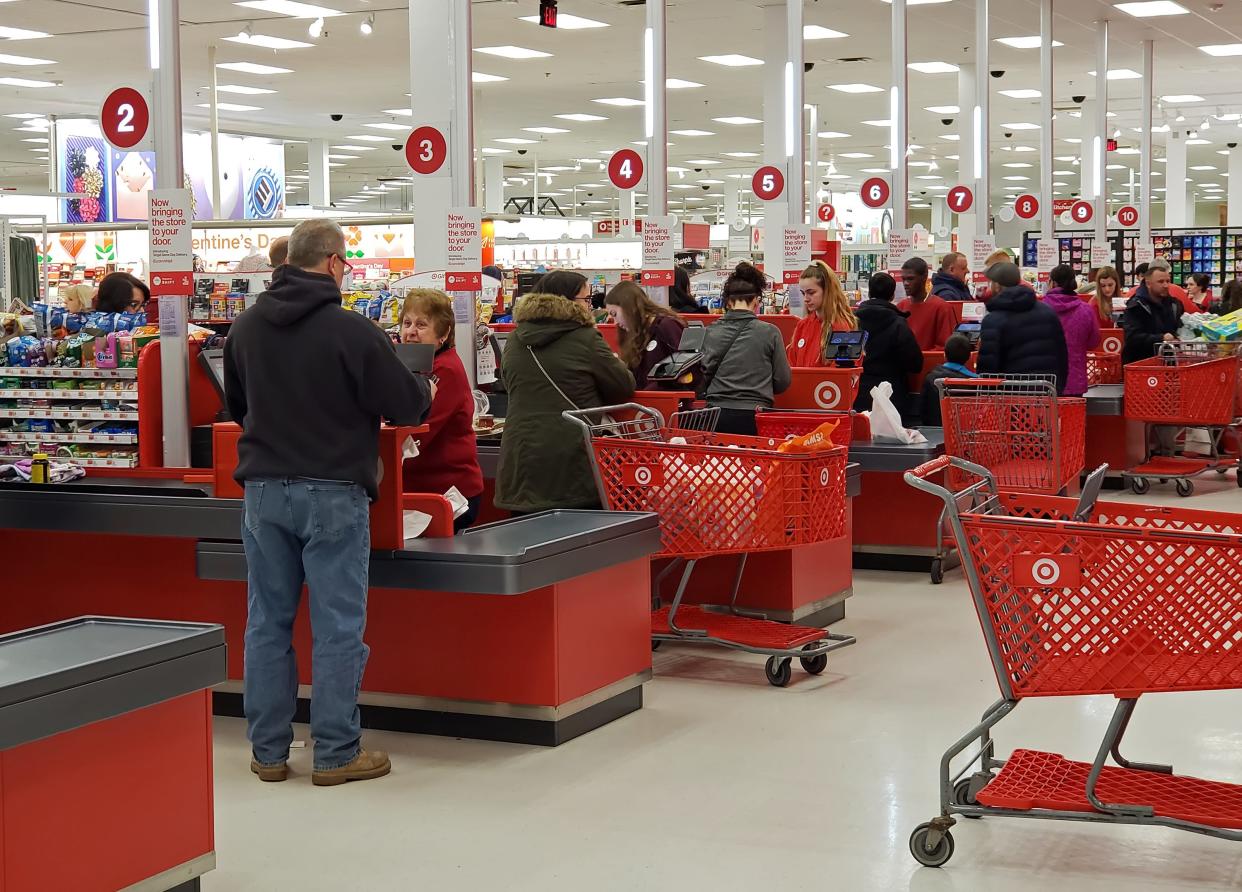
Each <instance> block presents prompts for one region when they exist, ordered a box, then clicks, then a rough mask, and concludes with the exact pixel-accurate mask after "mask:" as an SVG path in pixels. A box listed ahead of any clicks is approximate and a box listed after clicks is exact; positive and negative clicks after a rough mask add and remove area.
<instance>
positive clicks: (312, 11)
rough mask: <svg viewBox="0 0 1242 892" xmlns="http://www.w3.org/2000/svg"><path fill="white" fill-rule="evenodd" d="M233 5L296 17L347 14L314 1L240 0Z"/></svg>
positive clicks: (306, 17) (309, 17) (315, 17)
mask: <svg viewBox="0 0 1242 892" xmlns="http://www.w3.org/2000/svg"><path fill="white" fill-rule="evenodd" d="M233 5H234V6H244V7H246V8H247V9H258V10H261V11H262V12H274V13H276V14H277V15H287V16H292V17H293V18H295V19H318V18H330V17H332V16H334V15H344V14H345V13H343V12H341V11H340V10H337V9H329V8H328V7H326V6H317V5H315V4H313V3H298V2H296V0H239V2H236V3H234V4H233Z"/></svg>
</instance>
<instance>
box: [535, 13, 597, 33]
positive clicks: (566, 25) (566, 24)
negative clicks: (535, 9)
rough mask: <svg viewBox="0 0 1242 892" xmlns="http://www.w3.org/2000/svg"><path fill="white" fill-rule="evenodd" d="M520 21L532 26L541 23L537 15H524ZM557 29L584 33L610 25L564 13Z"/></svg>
mask: <svg viewBox="0 0 1242 892" xmlns="http://www.w3.org/2000/svg"><path fill="white" fill-rule="evenodd" d="M518 19H519V20H520V21H523V22H530V23H531V24H532V25H538V24H539V23H540V20H539V16H537V15H522V16H518ZM556 27H557V30H565V31H583V30H585V29H587V28H607V27H608V23H607V22H597V21H595V19H584V18H583V17H582V16H578V15H570V14H569V13H567V12H562V13H561V14H560V15H558V16H557V17H556Z"/></svg>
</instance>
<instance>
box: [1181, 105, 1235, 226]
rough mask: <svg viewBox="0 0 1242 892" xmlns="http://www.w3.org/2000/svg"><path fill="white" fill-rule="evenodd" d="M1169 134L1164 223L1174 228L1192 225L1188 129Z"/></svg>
mask: <svg viewBox="0 0 1242 892" xmlns="http://www.w3.org/2000/svg"><path fill="white" fill-rule="evenodd" d="M1173 126H1174V127H1177V126H1178V125H1176V124H1174V125H1173ZM1182 126H1185V125H1182ZM1168 136H1169V138H1168V140H1167V141H1166V142H1165V165H1164V189H1165V192H1164V225H1165V226H1166V227H1168V228H1170V229H1173V228H1177V227H1184V226H1189V225H1190V217H1189V216H1187V213H1186V206H1187V202H1186V191H1187V190H1186V131H1185V130H1176V129H1175V130H1171V131H1169V135H1168ZM1229 179H1230V180H1232V179H1233V177H1232V176H1230V177H1229Z"/></svg>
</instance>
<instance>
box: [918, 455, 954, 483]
mask: <svg viewBox="0 0 1242 892" xmlns="http://www.w3.org/2000/svg"><path fill="white" fill-rule="evenodd" d="M952 463H953V458H952V456H948V455H940V456H937V457H936V458H933V459H932V460H931V461H929V462H923V464H921V465H919V466H918V467H917V468H914V469H913V470H910V471H906V479H907V480H909V479H910V478H911V477H913V478H914V479H916V480H923V479H925V478H927V477H930V476H931V475H932V474H938V473H940V472H941V471H943V470H944V469H945V468H947V467H948V466H949V465H950V464H952Z"/></svg>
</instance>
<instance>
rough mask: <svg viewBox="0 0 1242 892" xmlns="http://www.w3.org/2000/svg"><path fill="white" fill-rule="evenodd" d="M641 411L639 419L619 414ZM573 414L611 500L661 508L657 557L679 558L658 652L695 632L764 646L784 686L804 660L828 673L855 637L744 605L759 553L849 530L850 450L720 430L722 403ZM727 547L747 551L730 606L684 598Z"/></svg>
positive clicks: (706, 638)
mask: <svg viewBox="0 0 1242 892" xmlns="http://www.w3.org/2000/svg"><path fill="white" fill-rule="evenodd" d="M630 411H633V413H634V417H633V420H630V421H625V422H617V421H615V420H614V419H615V416H617V415H619V414H622V413H628V412H630ZM564 415H565V417H566V418H567V419H569V420H571V421H573V422H575V423H576V424H578V425H579V426H581V428H582V431H583V436H584V439H585V442H586V448H587V450H588V454H589V455H590V456H591V459H592V464H593V468H594V471H595V480H596V484H597V486H598V488H599V493H600V499H601V501H602V503H603V505H604V506H605V507H607V508H610V509H612V510H617V511H650V512H653V513H655V514H658V515H659V517H660V536H661V540H662V542H663V548H662V551H661V552H660V554H659V555H658V556H659V557H666V558H672V559H673V560H672V561H670V563H669V564H668V566H667V567H665V568H664V569H663V570H662V571H661V572H660V574H659V575H658V576H657V577H656V580H655V585H654V595H655V597H654V598H653V601H654V605H653V606H654V610H653V613H652V617H651V638H652V649H653V650H654V649H655V648H657V647H659V645H660V643H661V642H663V641H684V642H694V643H702V644H714V645H719V646H721V647H728V648H733V649H735V650H742V651H746V652H748V653H754V654H760V655H764V656H767V657H768V661H767V665H766V667H765V668H766V672H767V677H768V681H769V682H770V683H772V684H773V685H776V686H777V687H784V686H785V685H787V684H789V681H790V678H791V675H792V669H791V664H792V662H793V660H794V658H797V659H798V660H799V661H800V662H801V664H802V667H803V668H804V669H805V670H806V671H807V672H810V673H812V674H815V675H818V674H819V673H821V672H823V671H824V669H825V668H826V667H827V664H828V654H829V653H830V652H832V651H834V650H838V649H840V648H842V647H848V646H849V645H851V644H853V643H854V641H855V639H854V638H853V637H851V636H848V635H839V634H833V633H829V632H827V631H825V630H824V629H820V628H814V627H810V626H799V625H789V624H786V623H779V622H774V621H772V620H768V619H766V618H764V617H763V616H762V615H761V614H755V613H750V612H747V611H743V610H741V609H739V608H738V606H737V596H738V591H739V590H740V588H741V584H742V575H743V573H744V572H745V569H746V558H747V555H748V554H749V553H751V552H754V551H772V550H777V549H784V548H790V547H792V546H795V545H804V544H807V543H811V542H822V541H826V540H829V539H835V538H838V537H840V536H842V535H844V531H845V513H846V512H845V464H846V453H847V450H845V449H844V448H842V447H839V446H838V447H832V448H829V449H826V450H823V451H820V452H814V453H805V454H799V453H788V454H786V453H779V452H777V451H775V450H774V449H772V448H770V446H769V444H768V441H767V440H762V439H760V438H757V437H734V436H724V435H722V434H717V433H714V431H713V429H714V427H715V420H716V417H717V416H718V415H719V410H717V409H704V410H696V411H691V412H683V413H678V414H677V415H675V416H673V418H672V419H671V420H670V426H668V427H666V426H665V424H664V419H663V417H662V416H661V415H660V413H659V412H657V411H655V410H653V409H648V408H646V407H644V406H638V405H635V404H627V405H625V406H608V407H604V408H601V409H593V410H583V411H573V412H565V413H564ZM719 555H736V556H737V571H736V573H735V575H734V580H733V589H732V592H731V593H730V595H729V599H728V603H727V604H726V605H720V606H716V607H711V606H690V605H683V603H682V601H683V599H684V597H685V594H686V589H687V587H688V585H689V583H690V578H691V575H692V574H693V572H694V568H695V566H696V564H697V563H698V561H700V560H702V559H703V558H706V557H716V556H719ZM678 568H681V570H682V573H681V578H680V580H679V582H678V585H677V590H676V593H675V595H674V596H673V600H672V602H671V603H669V604H668V605H667V606H663V604H662V602H661V601H660V598H659V593H660V585H661V583H662V582H663V581H664V579H665V578H667V577H668V576H669V574H671V573H672V572H673V571H675V570H676V569H678Z"/></svg>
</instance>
